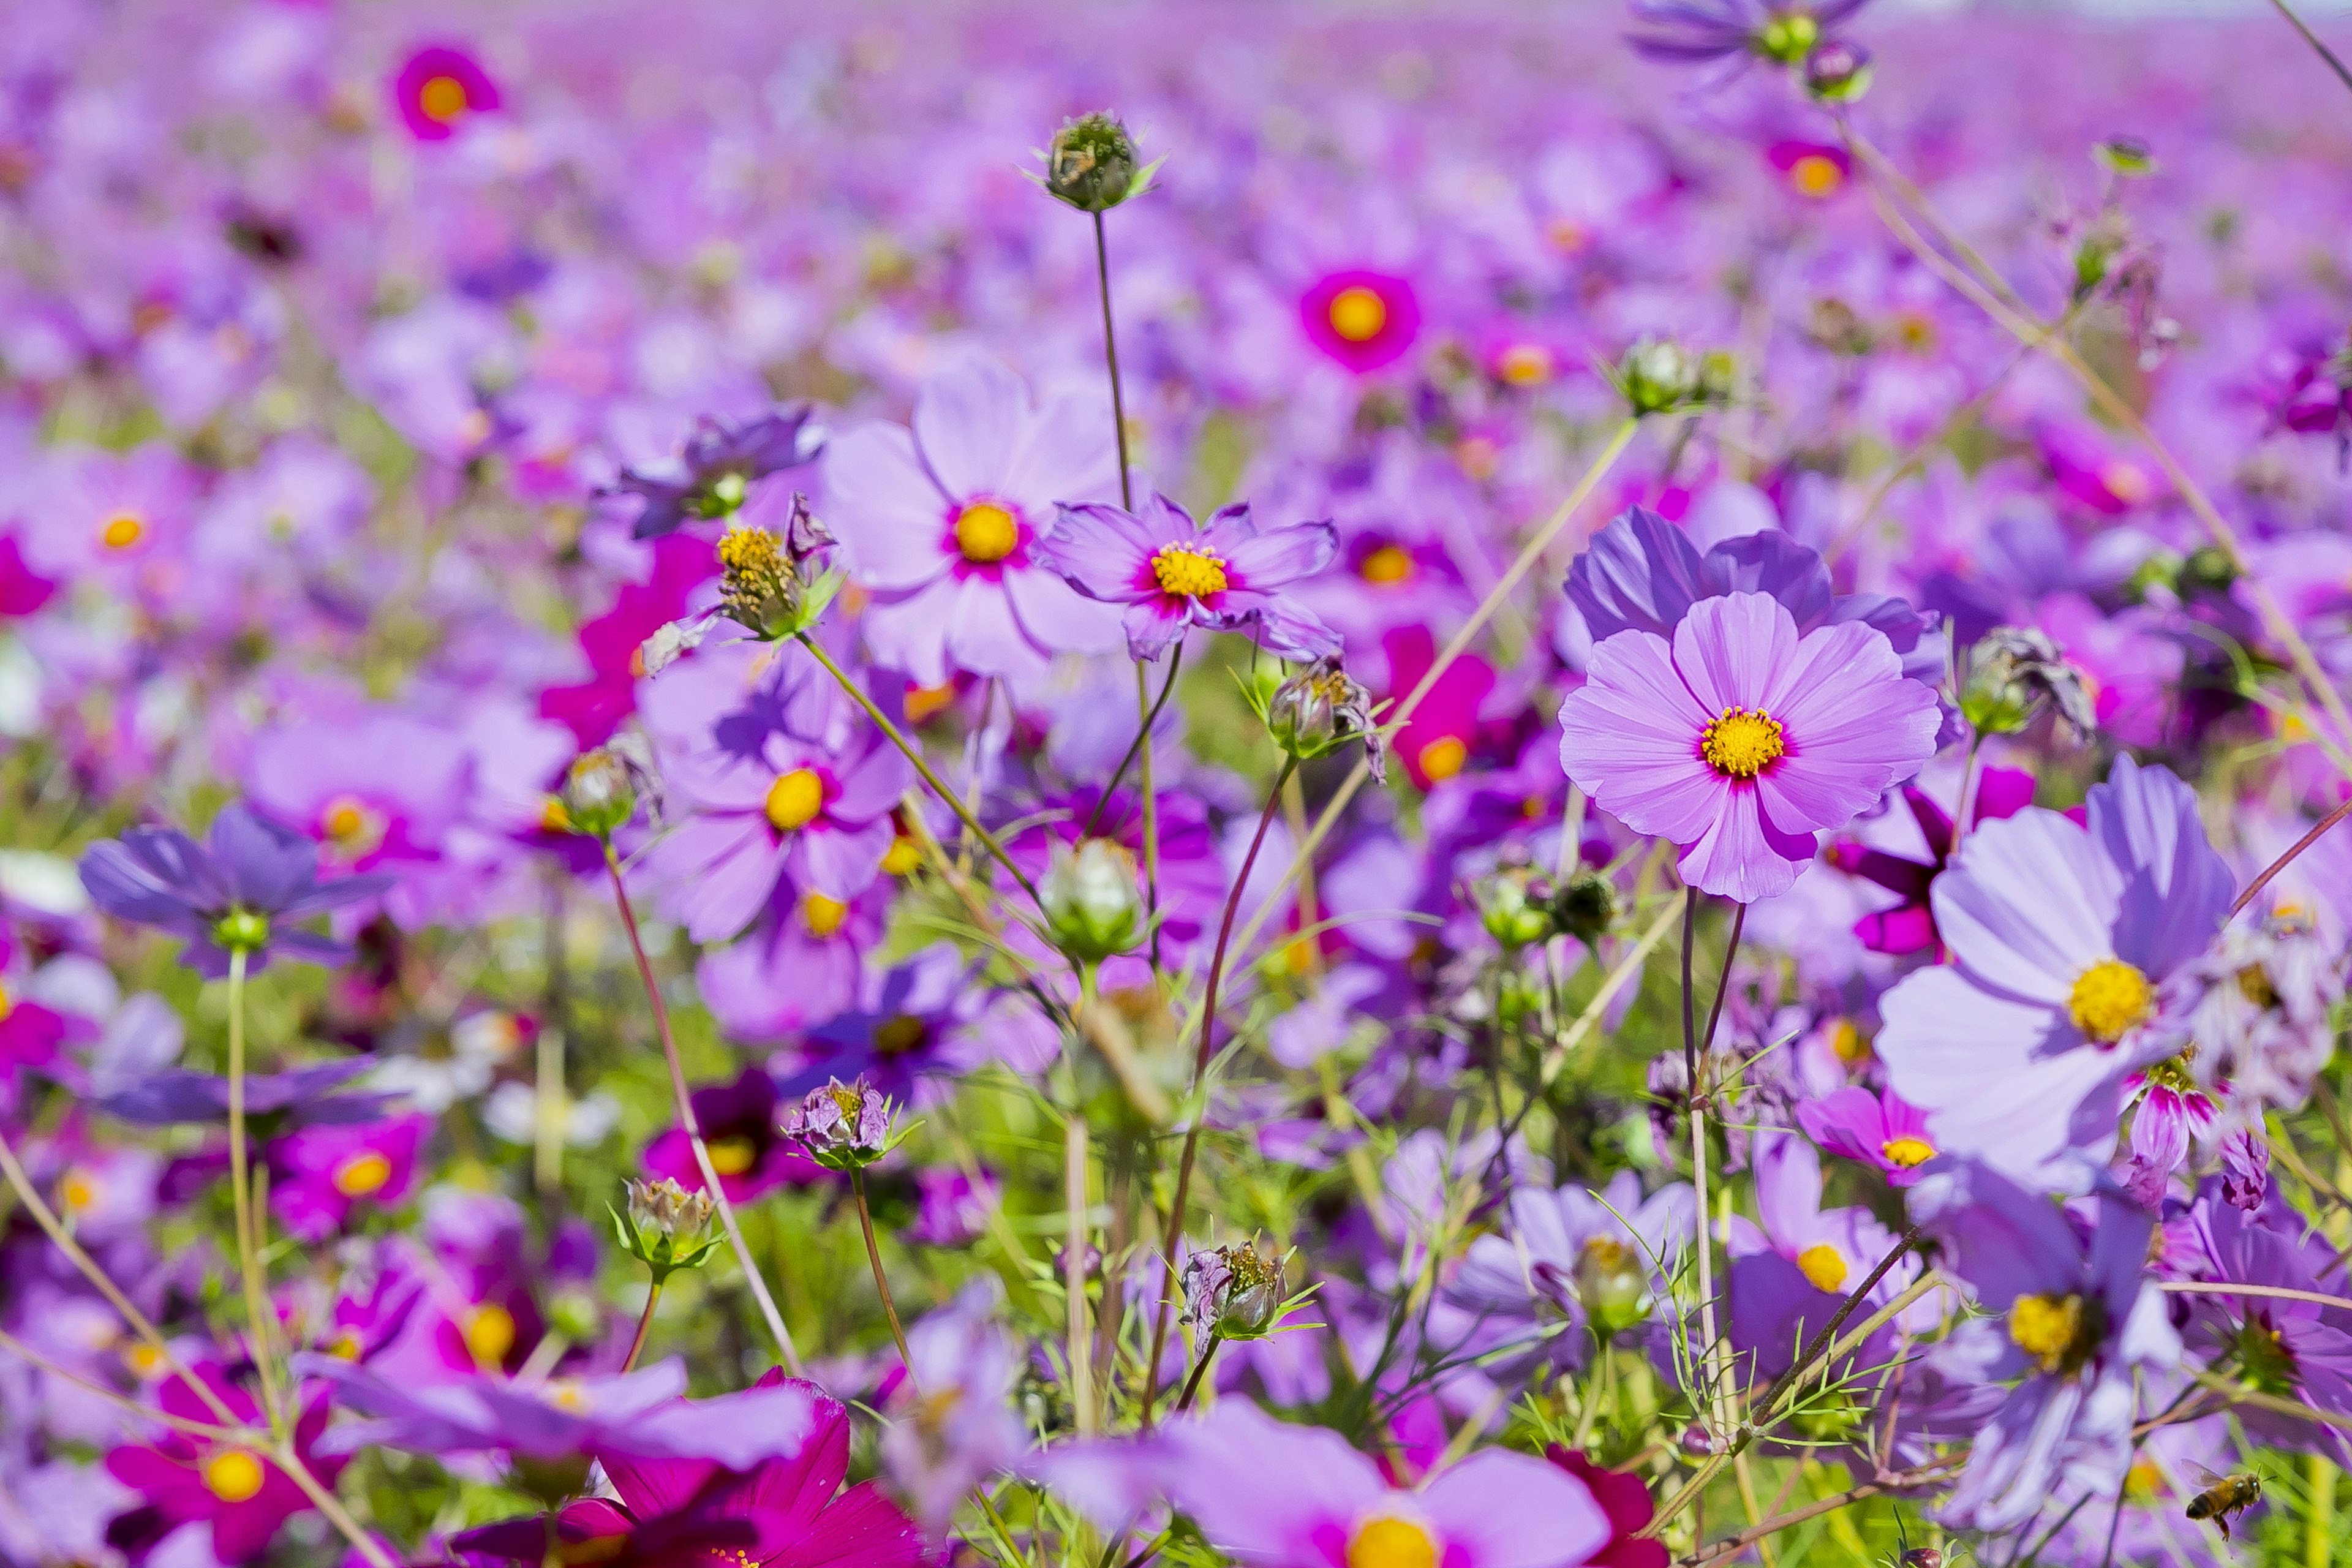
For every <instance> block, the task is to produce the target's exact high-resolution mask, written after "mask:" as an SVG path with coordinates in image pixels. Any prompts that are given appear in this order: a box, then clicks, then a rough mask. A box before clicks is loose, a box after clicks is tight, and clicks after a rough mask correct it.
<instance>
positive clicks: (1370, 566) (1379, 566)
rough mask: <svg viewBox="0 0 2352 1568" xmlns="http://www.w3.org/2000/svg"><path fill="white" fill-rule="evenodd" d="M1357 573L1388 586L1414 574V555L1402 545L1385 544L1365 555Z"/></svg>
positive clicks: (1370, 580) (1374, 582)
mask: <svg viewBox="0 0 2352 1568" xmlns="http://www.w3.org/2000/svg"><path fill="white" fill-rule="evenodd" d="M1356 574H1357V575H1358V576H1360V577H1361V578H1362V579H1363V580H1364V581H1365V582H1367V583H1372V584H1378V585H1379V586H1381V587H1383V588H1386V587H1390V586H1391V585H1393V584H1398V583H1402V582H1403V581H1404V580H1405V579H1406V578H1408V577H1410V576H1412V554H1411V553H1410V552H1407V551H1406V550H1405V548H1404V547H1403V546H1402V545H1398V544H1383V545H1381V547H1380V548H1379V549H1378V550H1375V551H1373V552H1371V553H1370V554H1369V555H1367V556H1365V557H1364V559H1363V562H1362V563H1361V564H1360V565H1358V566H1357V568H1356Z"/></svg>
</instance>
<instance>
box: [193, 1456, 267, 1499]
mask: <svg viewBox="0 0 2352 1568" xmlns="http://www.w3.org/2000/svg"><path fill="white" fill-rule="evenodd" d="M204 1477H205V1489H206V1490H208V1491H210V1492H211V1493H212V1494H213V1496H215V1497H216V1498H218V1499H220V1500H221V1501H223V1502H245V1501H247V1500H250V1499H251V1498H252V1497H253V1496H254V1495H255V1494H256V1493H257V1492H259V1491H260V1490H261V1483H262V1479H263V1477H262V1470H261V1461H260V1460H259V1459H257V1458H254V1457H253V1456H252V1455H251V1454H248V1453H247V1452H246V1451H245V1450H244V1449H243V1448H224V1449H222V1450H221V1451H220V1452H219V1453H217V1454H215V1455H214V1456H213V1457H212V1458H209V1459H206V1460H205V1469H204Z"/></svg>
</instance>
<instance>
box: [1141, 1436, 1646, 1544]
mask: <svg viewBox="0 0 2352 1568" xmlns="http://www.w3.org/2000/svg"><path fill="white" fill-rule="evenodd" d="M1137 1452H1138V1454H1139V1458H1141V1460H1142V1462H1143V1464H1144V1465H1145V1466H1147V1467H1148V1468H1150V1471H1151V1472H1152V1474H1153V1476H1154V1478H1155V1479H1156V1480H1157V1481H1158V1484H1159V1486H1160V1489H1161V1490H1162V1491H1163V1492H1164V1493H1165V1494H1166V1496H1167V1498H1168V1500H1170V1501H1171V1502H1172V1503H1173V1504H1175V1505H1176V1507H1177V1508H1179V1509H1181V1510H1183V1511H1184V1512H1185V1513H1186V1514H1189V1515H1190V1516H1191V1517H1192V1521H1193V1522H1194V1523H1195V1524H1197V1525H1199V1526H1200V1527H1201V1533H1202V1536H1204V1537H1205V1538H1206V1539H1207V1541H1208V1542H1209V1543H1210V1544H1211V1545H1213V1546H1214V1547H1215V1548H1216V1549H1217V1550H1218V1551H1220V1552H1225V1553H1226V1554H1227V1555H1229V1556H1231V1557H1234V1558H1235V1559H1237V1560H1238V1561H1240V1562H1242V1563H1247V1564H1251V1565H1252V1568H1413V1565H1415V1564H1433V1563H1434V1564H1443V1565H1444V1568H1577V1565H1579V1564H1582V1563H1588V1562H1591V1560H1592V1558H1593V1556H1594V1554H1595V1553H1596V1552H1599V1551H1600V1550H1601V1548H1602V1547H1603V1546H1604V1545H1606V1544H1607V1543H1608V1542H1609V1539H1610V1536H1611V1534H1612V1529H1611V1526H1610V1523H1609V1518H1608V1515H1607V1514H1606V1513H1604V1512H1603V1511H1602V1510H1601V1505H1600V1504H1598V1503H1596V1502H1595V1501H1593V1500H1592V1494H1591V1491H1590V1490H1588V1489H1586V1487H1585V1485H1584V1483H1583V1482H1581V1481H1580V1480H1578V1479H1576V1478H1575V1477H1574V1476H1571V1475H1570V1474H1569V1473H1568V1472H1567V1471H1566V1470H1564V1469H1562V1468H1559V1467H1558V1466H1556V1465H1549V1464H1547V1463H1545V1462H1544V1461H1543V1460H1541V1459H1538V1458H1535V1457H1534V1456H1533V1455H1531V1454H1518V1453H1513V1452H1510V1451H1508V1450H1507V1449H1502V1448H1484V1449H1481V1450H1479V1451H1477V1452H1475V1453H1474V1454H1472V1455H1470V1456H1469V1458H1465V1459H1464V1460H1462V1461H1461V1462H1460V1463H1458V1464H1455V1465H1453V1466H1450V1467H1448V1468H1445V1469H1443V1470H1441V1471H1439V1472H1438V1473H1437V1474H1436V1475H1435V1476H1434V1477H1433V1478H1432V1479H1429V1480H1428V1481H1426V1482H1424V1483H1423V1485H1422V1486H1420V1487H1419V1488H1416V1489H1410V1490H1408V1489H1402V1488H1398V1487H1394V1486H1391V1484H1390V1483H1389V1480H1388V1479H1387V1478H1386V1476H1384V1475H1383V1474H1382V1473H1381V1467H1380V1465H1379V1464H1378V1463H1377V1462H1376V1461H1375V1460H1374V1459H1373V1458H1371V1456H1370V1455H1368V1454H1363V1453H1360V1452H1358V1451H1357V1450H1356V1449H1354V1448H1351V1447H1349V1446H1348V1443H1347V1440H1346V1439H1345V1438H1343V1437H1341V1436H1339V1434H1338V1433H1337V1432H1331V1431H1326V1430H1323V1429H1321V1428H1318V1427H1310V1426H1288V1425H1286V1424H1284V1423H1282V1422H1279V1421H1276V1420H1275V1419H1274V1418H1273V1417H1272V1416H1270V1415H1265V1413H1264V1412H1263V1411H1260V1410H1259V1409H1258V1408H1257V1407H1256V1406H1255V1405H1250V1404H1248V1403H1247V1402H1246V1401H1244V1400H1240V1399H1229V1400H1225V1401H1223V1402H1221V1403H1220V1404H1218V1405H1217V1406H1216V1408H1215V1409H1213V1411H1211V1412H1210V1413H1209V1415H1206V1416H1205V1417H1203V1418H1202V1419H1201V1420H1198V1421H1192V1422H1184V1423H1180V1424H1177V1425H1175V1426H1171V1427H1169V1428H1168V1430H1167V1431H1166V1432H1165V1433H1164V1435H1162V1436H1160V1438H1159V1439H1158V1440H1157V1441H1156V1442H1150V1443H1148V1444H1147V1445H1145V1446H1143V1447H1140V1448H1139V1450H1137Z"/></svg>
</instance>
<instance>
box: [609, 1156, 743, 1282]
mask: <svg viewBox="0 0 2352 1568" xmlns="http://www.w3.org/2000/svg"><path fill="white" fill-rule="evenodd" d="M625 1191H626V1192H627V1194H628V1200H629V1212H628V1215H627V1217H626V1218H625V1219H624V1218H623V1216H622V1215H620V1214H619V1213H617V1212H615V1213H614V1215H613V1228H614V1231H615V1232H616V1233H617V1234H618V1235H619V1237H620V1240H621V1250H623V1251H624V1252H626V1253H627V1254H628V1255H629V1256H630V1257H632V1258H635V1259H636V1260H637V1261H638V1262H640V1263H642V1264H644V1265H645V1266H646V1268H650V1269H652V1270H653V1275H654V1283H655V1284H656V1285H658V1284H660V1283H661V1282H662V1281H663V1280H665V1279H668V1278H669V1277H670V1276H671V1275H672V1274H675V1273H677V1271H678V1270H679V1269H681V1268H694V1267H696V1266H697V1265H698V1264H699V1263H701V1262H702V1260H703V1259H704V1258H708V1257H709V1256H710V1253H711V1249H712V1248H714V1247H717V1246H718V1245H719V1238H718V1237H713V1236H711V1235H710V1234H709V1232H710V1218H711V1215H713V1214H714V1213H715V1212H717V1206H718V1205H716V1204H714V1203H713V1202H712V1201H711V1198H710V1195H709V1194H708V1193H699V1192H692V1193H690V1192H688V1191H687V1190H686V1189H685V1188H684V1187H682V1186H680V1185H678V1184H677V1183H676V1182H674V1181H672V1180H671V1179H670V1178H668V1177H667V1176H664V1177H662V1178H661V1179H660V1180H658V1181H652V1182H641V1181H632V1182H629V1183H626V1184H625Z"/></svg>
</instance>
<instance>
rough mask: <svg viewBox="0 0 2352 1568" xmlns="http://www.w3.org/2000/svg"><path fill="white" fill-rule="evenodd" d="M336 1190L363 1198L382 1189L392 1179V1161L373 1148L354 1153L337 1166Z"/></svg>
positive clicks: (346, 1194) (353, 1196)
mask: <svg viewBox="0 0 2352 1568" xmlns="http://www.w3.org/2000/svg"><path fill="white" fill-rule="evenodd" d="M333 1180H334V1184H335V1191H337V1192H339V1193H341V1194H343V1196H345V1197H347V1198H363V1197H366V1196H367V1195H368V1194H370V1193H373V1192H378V1191H381V1190H382V1189H383V1184H385V1183H386V1182H389V1181H390V1180H392V1162H391V1161H390V1160H387V1159H385V1158H384V1157H383V1155H382V1154H379V1153H377V1152H375V1151H374V1150H373V1149H368V1150H364V1151H362V1152H360V1153H357V1154H354V1155H352V1157H351V1158H350V1159H348V1160H345V1161H344V1162H343V1163H341V1164H339V1165H337V1166H336V1167H335V1174H334V1177H333Z"/></svg>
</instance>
